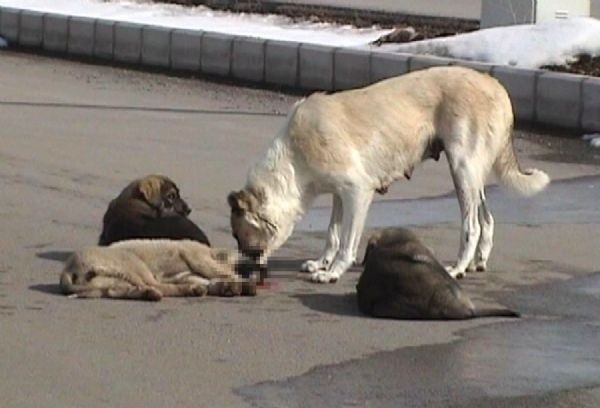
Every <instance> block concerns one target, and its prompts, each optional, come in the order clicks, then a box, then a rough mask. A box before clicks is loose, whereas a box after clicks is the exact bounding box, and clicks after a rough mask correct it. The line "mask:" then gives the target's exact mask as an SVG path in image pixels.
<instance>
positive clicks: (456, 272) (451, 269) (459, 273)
mask: <svg viewBox="0 0 600 408" xmlns="http://www.w3.org/2000/svg"><path fill="white" fill-rule="evenodd" d="M446 272H448V275H450V276H452V277H453V278H454V279H462V278H464V277H465V276H467V273H466V271H464V270H460V269H457V268H456V267H455V266H446Z"/></svg>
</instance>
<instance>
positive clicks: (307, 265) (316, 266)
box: [300, 259, 325, 274]
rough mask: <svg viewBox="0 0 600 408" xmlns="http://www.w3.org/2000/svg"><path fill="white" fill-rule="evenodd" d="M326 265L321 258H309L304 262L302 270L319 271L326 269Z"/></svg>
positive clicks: (308, 271) (307, 271)
mask: <svg viewBox="0 0 600 408" xmlns="http://www.w3.org/2000/svg"><path fill="white" fill-rule="evenodd" d="M324 269H325V266H324V265H323V263H322V262H321V261H320V260H318V259H317V260H315V261H313V260H308V261H306V262H304V263H303V264H302V266H301V267H300V272H306V273H312V274H314V273H316V272H318V271H321V270H324Z"/></svg>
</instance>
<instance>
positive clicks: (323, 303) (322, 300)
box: [292, 293, 366, 317]
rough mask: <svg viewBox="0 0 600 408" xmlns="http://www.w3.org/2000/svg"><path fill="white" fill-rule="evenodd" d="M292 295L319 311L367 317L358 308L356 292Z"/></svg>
mask: <svg viewBox="0 0 600 408" xmlns="http://www.w3.org/2000/svg"><path fill="white" fill-rule="evenodd" d="M292 297H293V298H295V299H298V300H299V301H300V302H302V304H303V305H304V306H306V307H308V308H309V309H312V310H316V311H317V312H323V313H329V314H335V315H341V316H359V317H366V316H364V315H363V314H362V313H360V312H359V310H358V305H357V304H356V294H355V293H337V294H336V293H308V294H298V295H292Z"/></svg>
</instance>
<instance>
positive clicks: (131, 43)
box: [114, 22, 143, 64]
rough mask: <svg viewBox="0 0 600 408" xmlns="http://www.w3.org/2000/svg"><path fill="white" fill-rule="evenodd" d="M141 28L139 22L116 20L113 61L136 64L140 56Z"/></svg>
mask: <svg viewBox="0 0 600 408" xmlns="http://www.w3.org/2000/svg"><path fill="white" fill-rule="evenodd" d="M142 28H143V26H142V25H140V24H133V23H124V22H117V23H116V25H115V38H114V40H115V48H114V59H115V61H119V62H125V63H128V64H137V63H139V62H140V61H141V57H142Z"/></svg>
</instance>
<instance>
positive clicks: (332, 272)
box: [311, 186, 373, 283]
mask: <svg viewBox="0 0 600 408" xmlns="http://www.w3.org/2000/svg"><path fill="white" fill-rule="evenodd" d="M340 197H341V202H342V226H341V229H340V249H339V250H338V252H337V255H336V257H335V259H334V260H333V262H332V263H331V265H330V267H329V269H327V270H325V271H317V272H315V273H313V274H311V280H312V281H313V282H319V283H328V282H337V280H338V279H339V278H340V277H341V276H342V275H343V274H344V272H346V270H348V268H350V267H351V266H352V264H353V263H354V261H355V260H356V252H357V248H358V244H359V242H360V237H361V235H362V232H363V228H364V226H365V221H366V219H367V213H368V211H369V206H370V204H371V200H372V199H373V191H372V190H368V191H367V190H364V189H361V188H360V187H357V186H354V187H352V188H351V189H349V190H345V191H342V192H341V195H340Z"/></svg>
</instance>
